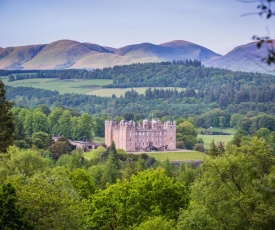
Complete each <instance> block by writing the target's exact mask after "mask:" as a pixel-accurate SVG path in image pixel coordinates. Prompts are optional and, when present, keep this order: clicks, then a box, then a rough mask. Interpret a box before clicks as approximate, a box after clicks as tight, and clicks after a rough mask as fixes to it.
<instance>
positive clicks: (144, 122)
mask: <svg viewBox="0 0 275 230" xmlns="http://www.w3.org/2000/svg"><path fill="white" fill-rule="evenodd" d="M142 126H143V128H144V129H148V120H147V119H146V118H145V119H144V120H143V122H142Z"/></svg>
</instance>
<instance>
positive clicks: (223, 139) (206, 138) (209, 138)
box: [198, 127, 236, 149]
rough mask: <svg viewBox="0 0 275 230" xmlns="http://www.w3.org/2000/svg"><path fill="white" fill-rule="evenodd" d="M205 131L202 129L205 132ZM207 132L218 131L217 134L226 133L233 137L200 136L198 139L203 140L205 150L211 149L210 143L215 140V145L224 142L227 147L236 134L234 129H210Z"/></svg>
mask: <svg viewBox="0 0 275 230" xmlns="http://www.w3.org/2000/svg"><path fill="white" fill-rule="evenodd" d="M203 130H204V129H201V131H203ZM207 131H216V132H224V133H230V134H231V135H201V134H199V135H198V138H202V139H203V141H204V148H205V149H209V146H210V143H211V142H212V140H214V142H215V143H217V142H220V141H221V142H224V144H225V145H226V144H227V143H228V142H229V141H231V140H232V139H233V137H234V134H235V133H236V129H234V128H216V127H213V128H208V129H207Z"/></svg>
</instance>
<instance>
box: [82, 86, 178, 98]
mask: <svg viewBox="0 0 275 230" xmlns="http://www.w3.org/2000/svg"><path fill="white" fill-rule="evenodd" d="M148 88H151V89H154V88H155V89H174V87H135V88H108V89H107V88H102V89H95V90H91V91H90V92H87V93H86V94H87V95H96V96H101V97H111V96H112V95H113V94H114V95H116V96H117V97H120V96H124V94H125V92H126V91H129V90H132V89H133V90H135V91H137V92H138V93H139V94H145V91H146V89H148ZM182 89H183V88H177V90H182Z"/></svg>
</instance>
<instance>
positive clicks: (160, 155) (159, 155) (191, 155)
mask: <svg viewBox="0 0 275 230" xmlns="http://www.w3.org/2000/svg"><path fill="white" fill-rule="evenodd" d="M145 153H146V154H147V155H148V156H151V157H154V158H155V159H156V160H157V161H165V160H166V159H169V160H170V161H202V160H203V159H204V157H205V154H204V153H201V152H196V151H189V150H185V151H184V150H183V151H182V152H181V151H178V152H145ZM133 154H136V155H138V154H141V153H133ZM84 157H85V158H86V159H89V160H90V159H92V158H94V153H93V152H92V151H91V152H86V153H84Z"/></svg>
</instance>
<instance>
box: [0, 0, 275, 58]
mask: <svg viewBox="0 0 275 230" xmlns="http://www.w3.org/2000/svg"><path fill="white" fill-rule="evenodd" d="M256 6H257V4H256V3H254V4H248V3H242V2H240V1H237V0H0V25H1V27H0V47H8V46H21V45H30V44H45V43H50V42H53V41H56V40H61V39H71V40H76V41H80V42H90V43H96V44H99V45H104V46H111V47H115V48H119V47H122V46H125V45H129V44H137V43H142V42H150V43H154V44H160V43H163V42H168V41H172V40H186V41H190V42H193V43H196V44H199V45H202V46H204V47H207V48H209V49H211V50H213V51H215V52H217V53H220V54H226V53H227V52H229V51H230V50H232V49H233V48H234V47H236V46H238V45H242V44H246V43H249V42H251V41H252V39H251V38H252V36H253V35H267V34H268V33H269V35H270V36H272V35H273V34H274V33H275V32H274V31H275V27H274V19H270V20H266V19H264V18H261V17H259V16H258V15H256V14H255V15H249V16H242V15H244V14H247V13H253V12H256ZM272 27H273V28H272ZM268 31H269V32H268ZM272 33H273V34H272ZM272 37H274V36H272Z"/></svg>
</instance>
